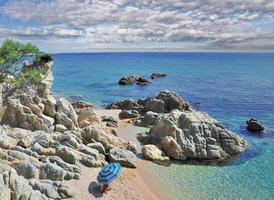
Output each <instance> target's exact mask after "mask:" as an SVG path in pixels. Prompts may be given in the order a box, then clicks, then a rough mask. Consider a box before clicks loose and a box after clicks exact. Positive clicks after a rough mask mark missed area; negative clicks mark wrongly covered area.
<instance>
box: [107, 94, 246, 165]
mask: <svg viewBox="0 0 274 200" xmlns="http://www.w3.org/2000/svg"><path fill="white" fill-rule="evenodd" d="M106 108H107V109H113V108H114V109H121V110H122V111H121V113H120V118H122V119H125V118H131V120H132V122H133V123H134V124H135V125H137V126H145V127H151V129H150V130H149V132H147V133H140V134H139V135H138V139H139V141H140V142H141V143H142V144H144V147H143V154H144V157H145V158H147V159H150V160H166V159H167V158H170V159H174V160H187V159H199V160H216V161H219V162H222V161H226V160H230V159H232V158H233V157H234V156H235V155H238V154H240V153H241V152H243V151H244V150H245V148H246V147H247V144H248V143H247V141H246V140H245V139H243V138H242V137H240V136H239V135H236V134H235V133H232V132H230V131H229V130H227V129H226V128H225V127H224V126H223V125H222V124H220V123H219V122H218V121H217V120H215V119H213V118H212V117H210V116H209V115H208V114H206V113H204V112H200V111H197V110H194V109H193V108H192V107H191V105H190V104H189V103H188V102H186V101H185V100H183V99H182V98H181V97H180V96H179V95H177V94H176V93H174V92H171V91H168V90H165V91H162V92H160V93H159V94H158V95H157V96H155V97H151V98H146V99H139V100H138V101H136V102H135V101H132V100H124V101H121V102H116V103H112V104H109V105H107V106H106Z"/></svg>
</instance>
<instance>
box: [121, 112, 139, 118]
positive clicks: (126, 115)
mask: <svg viewBox="0 0 274 200" xmlns="http://www.w3.org/2000/svg"><path fill="white" fill-rule="evenodd" d="M138 116H139V113H138V112H137V111H134V110H122V111H121V112H120V113H119V118H120V119H131V118H136V117H138Z"/></svg>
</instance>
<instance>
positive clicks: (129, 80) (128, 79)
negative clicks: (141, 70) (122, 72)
mask: <svg viewBox="0 0 274 200" xmlns="http://www.w3.org/2000/svg"><path fill="white" fill-rule="evenodd" d="M133 83H136V84H138V85H147V84H149V83H150V81H149V80H147V79H146V78H145V77H141V76H136V75H131V76H125V77H122V78H121V79H120V80H119V84H120V85H132V84H133Z"/></svg>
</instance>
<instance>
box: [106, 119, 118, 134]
mask: <svg viewBox="0 0 274 200" xmlns="http://www.w3.org/2000/svg"><path fill="white" fill-rule="evenodd" d="M106 126H108V127H113V128H117V127H118V125H117V123H114V122H107V123H106ZM116 135H117V134H116Z"/></svg>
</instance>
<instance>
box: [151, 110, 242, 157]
mask: <svg viewBox="0 0 274 200" xmlns="http://www.w3.org/2000/svg"><path fill="white" fill-rule="evenodd" d="M148 137H149V138H146V140H149V141H150V142H151V143H152V144H155V145H159V146H162V148H163V150H164V151H165V153H166V154H167V155H168V156H169V157H170V158H173V159H179V160H183V159H187V158H190V159H220V160H223V159H226V158H231V157H233V156H234V155H237V154H239V153H241V152H243V151H244V150H245V148H246V146H247V141H246V140H245V139H243V138H242V137H240V136H238V135H236V134H234V133H232V132H230V131H228V130H227V129H225V128H224V127H223V126H222V125H221V124H220V123H219V122H217V121H216V120H215V119H213V118H211V117H210V116H209V115H207V114H206V113H203V112H199V111H194V110H192V111H183V112H182V111H179V110H173V111H172V112H171V113H168V114H161V115H159V117H158V118H157V119H156V122H155V125H154V127H152V128H151V130H150V132H149V134H148Z"/></svg>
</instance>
